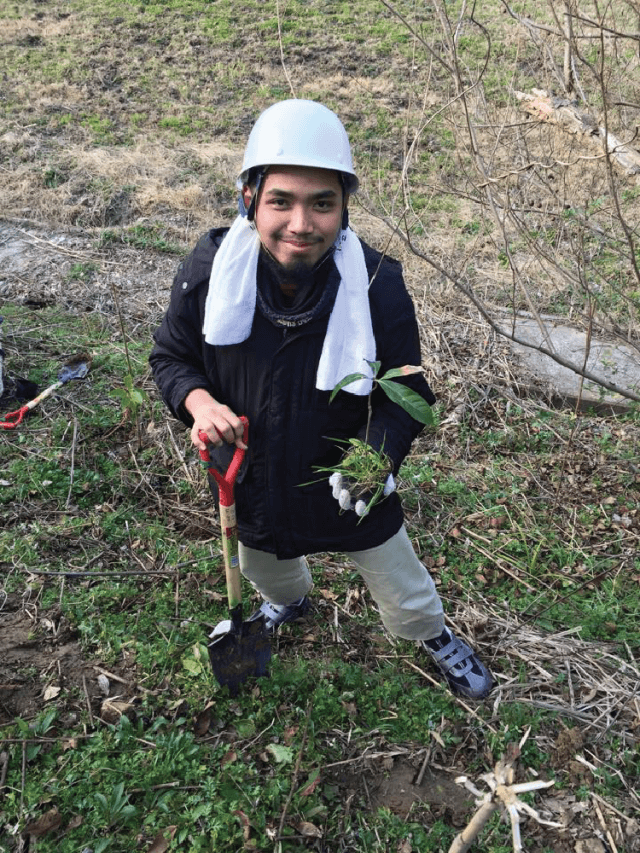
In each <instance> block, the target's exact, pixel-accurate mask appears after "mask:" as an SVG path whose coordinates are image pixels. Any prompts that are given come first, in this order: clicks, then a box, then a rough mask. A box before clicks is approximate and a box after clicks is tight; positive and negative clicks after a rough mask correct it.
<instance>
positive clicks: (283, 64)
mask: <svg viewBox="0 0 640 853" xmlns="http://www.w3.org/2000/svg"><path fill="white" fill-rule="evenodd" d="M276 18H277V21H278V44H279V45H280V64H281V65H282V70H283V71H284V76H285V77H286V78H287V83H288V84H289V89H290V90H291V97H292V98H295V96H296V93H295V91H294V88H293V83H292V82H291V77H289V72H288V71H287V66H286V64H285V61H284V48H283V46H282V27H281V25H280V3H279V0H276Z"/></svg>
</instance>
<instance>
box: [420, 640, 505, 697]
mask: <svg viewBox="0 0 640 853" xmlns="http://www.w3.org/2000/svg"><path fill="white" fill-rule="evenodd" d="M419 642H420V645H421V647H422V648H423V649H424V650H425V652H428V653H429V655H430V656H431V658H432V660H433V662H434V663H435V665H436V667H437V668H438V669H439V670H440V672H441V673H442V675H444V677H445V678H446V679H447V682H448V684H449V687H450V688H451V690H452V692H453V693H458V694H460V695H462V696H466V697H467V698H469V699H484V697H485V696H487V695H488V694H489V692H490V691H491V688H492V687H493V678H492V676H491V673H490V672H489V670H488V669H487V668H486V666H485V665H484V664H483V663H482V661H480V660H479V659H478V657H477V656H476V653H475V652H474V651H473V649H472V648H470V647H469V646H468V645H467V644H466V643H464V642H463V641H462V640H460V639H459V638H458V637H456V636H455V634H452V633H451V631H450V630H449V629H448V628H445V629H444V631H443V632H442V634H440V636H439V637H436V638H435V639H433V640H420V641H419Z"/></svg>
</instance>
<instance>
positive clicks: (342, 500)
mask: <svg viewBox="0 0 640 853" xmlns="http://www.w3.org/2000/svg"><path fill="white" fill-rule="evenodd" d="M329 485H330V486H331V489H332V492H333V497H334V498H335V499H336V500H337V501H338V503H339V505H340V509H343V510H353V511H354V512H355V514H356V515H357V516H359V517H360V518H362V516H364V515H368V513H369V503H370V501H371V498H372V497H373V493H371V492H368V493H366V494H361V493H359V488H358V484H357V483H356V481H355V480H352V479H351V478H350V477H345V476H343V475H342V474H340V473H339V472H338V471H334V473H333V474H332V475H331V476H330V477H329ZM395 489H396V483H395V480H394V479H393V474H389V476H388V477H387V480H386V482H385V484H384V489H383V491H382V494H383V496H384V497H385V498H386V497H387V495H390V494H391V492H394V491H395ZM352 493H354V494H355V495H356V496H357V497H356V498H355V499H354V497H353V496H352Z"/></svg>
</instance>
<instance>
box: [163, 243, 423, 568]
mask: <svg viewBox="0 0 640 853" xmlns="http://www.w3.org/2000/svg"><path fill="white" fill-rule="evenodd" d="M225 233H226V229H215V230H212V231H210V232H209V233H208V234H206V235H205V236H204V237H202V238H201V239H200V241H199V242H198V244H197V245H196V247H195V249H194V251H193V252H192V253H191V255H189V257H188V258H187V259H186V260H185V261H184V262H183V263H181V264H180V266H179V268H178V272H177V275H176V277H175V280H174V286H173V292H172V296H171V303H170V306H169V309H168V311H167V313H166V315H165V317H164V320H163V322H162V325H161V326H160V328H159V329H158V331H157V332H156V334H155V336H154V339H155V346H154V348H153V351H152V353H151V356H150V362H151V366H152V369H153V375H154V378H155V381H156V383H157V384H158V387H159V389H160V391H161V393H162V397H163V399H164V401H165V403H166V404H167V406H168V407H169V409H170V410H171V412H172V413H173V414H174V415H175V416H176V417H177V418H179V419H180V420H181V421H182V422H183V423H184V424H186V425H187V426H191V424H192V419H191V417H190V415H189V414H188V412H187V411H186V409H185V408H184V406H183V405H182V403H183V401H184V399H185V397H186V396H187V394H188V393H189V392H190V391H192V390H193V389H194V388H206V389H207V390H208V391H209V392H210V393H211V394H212V395H213V397H214V398H215V399H216V400H218V401H219V402H222V403H225V404H226V405H228V406H229V407H230V408H231V410H232V411H234V412H235V413H236V414H238V415H246V416H247V417H248V418H249V440H248V445H249V451H248V454H247V456H248V460H247V465H246V466H243V469H244V470H243V472H241V475H240V476H239V477H238V481H237V483H236V489H235V500H236V511H237V516H238V532H239V537H240V540H241V541H242V542H243V544H244V545H246V546H248V547H250V548H257V549H260V550H263V551H268V552H271V553H275V554H277V555H278V557H279V558H281V559H287V558H292V557H297V556H301V555H303V554H310V553H314V552H318V551H343V552H344V551H360V550H364V549H367V548H373V547H376V546H378V545H381V544H382V543H383V542H385V541H386V540H387V539H388V538H389V537H390V536H393V535H394V534H395V533H397V531H398V530H399V529H400V527H401V525H402V521H403V514H402V507H401V505H400V500H399V498H398V496H397V494H395V493H393V494H392V495H390V496H389V497H388V498H386V499H385V500H384V501H382V502H381V503H380V504H378V505H377V506H375V507H373V509H372V510H371V512H370V514H369V515H368V516H367V517H365V518H364V519H363V520H362V521H361V522H360V523H359V524H358V518H357V516H356V515H355V513H353V512H345V513H341V512H340V510H339V507H338V504H337V501H335V500H334V498H333V497H332V495H331V489H330V487H329V485H328V483H327V475H320V474H318V473H317V472H316V471H314V468H315V466H329V465H334V464H336V463H337V462H338V461H339V459H340V458H341V456H342V455H343V453H344V451H345V446H344V445H343V444H342V445H341V444H340V443H339V442H338V443H337V442H336V440H337V439H348V438H351V437H359V438H364V433H365V426H366V421H367V398H366V397H364V396H356V395H354V394H349V393H347V392H346V391H340V392H338V394H337V395H336V397H335V399H334V400H333V402H332V403H331V404H329V396H330V392H329V391H319V390H318V389H317V388H316V387H315V383H316V372H317V368H318V362H319V359H320V353H321V351H322V345H323V342H324V337H325V332H326V330H327V324H328V320H329V315H330V311H331V307H332V306H331V304H330V305H329V306H328V308H327V310H326V311H325V312H324V313H322V312H321V315H320V316H316V317H314V318H313V319H312V320H311V321H310V322H308V323H306V324H305V325H302V326H299V327H295V326H291V325H278V324H277V323H276V322H275V321H274V319H273V318H270V317H269V316H268V313H267V312H266V311H264V310H263V309H262V308H260V307H257V308H256V312H255V316H254V320H253V327H252V330H251V334H250V336H249V338H248V339H247V340H245V341H243V342H242V343H240V344H234V345H231V346H211V345H209V344H206V343H205V341H204V337H203V334H202V325H203V319H204V306H205V300H206V295H207V290H208V284H209V275H210V272H211V265H212V263H213V257H214V255H215V252H216V251H217V248H218V247H219V245H220V243H221V241H222V238H223V237H224V234H225ZM362 246H363V250H364V256H365V261H366V264H367V271H368V273H369V277H370V278H371V277H372V276H374V280H373V282H372V284H371V286H370V288H369V301H370V306H371V319H372V325H373V331H374V336H375V339H376V347H377V356H376V357H377V359H379V360H380V361H381V363H382V364H381V369H380V375H382V374H383V373H384V372H385V371H386V370H388V369H389V368H391V367H400V366H402V365H405V364H420V344H419V337H418V327H417V324H416V319H415V312H414V308H413V303H412V301H411V298H410V296H409V294H408V293H407V290H406V288H405V285H404V281H403V279H402V268H401V266H400V264H399V263H398V262H397V261H393V260H391V259H389V258H385V259H384V260H383V261H382V262H380V261H381V256H380V254H379V253H378V252H376V251H374V250H373V249H371V248H370V247H369V246H367V245H366V244H364V243H363V244H362ZM328 264H329V266H328V272H327V275H328V281H329V282H330V283H331V284H332V286H333V287H334V288H336V287H337V282H339V273H338V271H337V269H336V267H335V264H334V262H333V260H332V259H331V260H329V262H328ZM261 269H262V270H263V268H262V267H259V273H258V275H259V276H260V275H264V274H265V273H264V270H263V271H262V273H261V272H260V270H261ZM259 283H260V279H259ZM402 381H403V382H404V383H405V384H407V385H410V386H411V387H412V388H413V389H414V390H416V391H418V393H420V394H421V396H422V397H424V398H425V399H426V400H427V401H428V402H429V403H430V404H431V403H433V402H435V397H434V396H433V393H432V392H431V389H430V388H429V386H428V385H427V383H426V382H425V380H424V378H423V377H422V376H421V375H417V376H412V377H408V378H406V379H403V380H402ZM372 407H373V417H372V422H371V427H370V432H369V441H370V443H371V444H372V445H373V446H375V447H376V448H379V447H380V446H382V445H383V444H384V450H385V452H386V453H387V454H388V455H389V456H390V457H391V459H392V461H393V467H394V473H397V471H398V468H399V467H400V464H401V463H402V460H403V459H404V457H405V456H406V455H407V453H408V452H409V448H410V446H411V442H412V441H413V439H414V438H415V437H416V436H417V434H418V433H419V432H420V429H421V424H420V423H418V422H417V421H415V420H414V419H413V418H412V417H411V416H410V415H408V414H407V413H406V412H405V411H404V410H403V409H402V408H401V407H400V406H398V405H397V404H395V403H392V402H391V401H390V400H389V399H388V398H387V396H386V395H385V394H384V393H383V392H382V391H381V390H380V389H377V390H376V392H375V393H374V394H373V395H372ZM214 455H217V456H218V459H217V464H218V466H220V467H223V466H224V461H223V460H224V459H225V457H226V458H227V459H228V458H229V451H228V449H226V448H223V449H222V450H221V451H214V452H212V458H213V457H214Z"/></svg>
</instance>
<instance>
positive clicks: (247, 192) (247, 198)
mask: <svg viewBox="0 0 640 853" xmlns="http://www.w3.org/2000/svg"><path fill="white" fill-rule="evenodd" d="M252 196H253V193H252V191H251V187H250V186H249V185H248V184H245V185H244V186H243V187H242V200H243V202H244V206H245V207H246V209H247V210H249V206H250V205H251V198H252Z"/></svg>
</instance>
